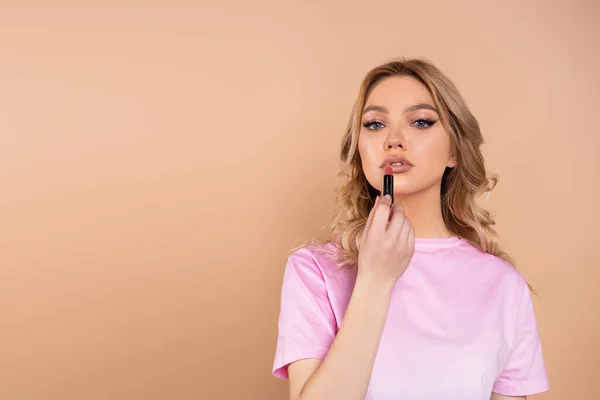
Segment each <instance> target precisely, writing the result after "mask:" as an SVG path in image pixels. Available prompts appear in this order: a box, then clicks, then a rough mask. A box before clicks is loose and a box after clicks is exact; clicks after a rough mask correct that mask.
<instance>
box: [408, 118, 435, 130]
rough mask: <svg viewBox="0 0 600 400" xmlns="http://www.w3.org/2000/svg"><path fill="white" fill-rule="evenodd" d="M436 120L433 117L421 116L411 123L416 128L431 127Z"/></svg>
mask: <svg viewBox="0 0 600 400" xmlns="http://www.w3.org/2000/svg"><path fill="white" fill-rule="evenodd" d="M436 122H437V121H436V120H433V119H425V118H421V119H418V120H416V121H415V122H413V123H412V125H413V126H414V127H415V128H417V129H427V128H431V127H432V126H433V125H434V124H435V123H436Z"/></svg>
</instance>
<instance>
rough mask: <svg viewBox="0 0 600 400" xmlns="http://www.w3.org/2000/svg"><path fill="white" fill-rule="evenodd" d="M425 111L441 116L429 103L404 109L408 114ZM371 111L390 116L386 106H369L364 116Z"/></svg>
mask: <svg viewBox="0 0 600 400" xmlns="http://www.w3.org/2000/svg"><path fill="white" fill-rule="evenodd" d="M423 109H425V110H431V111H434V112H436V113H438V114H439V112H438V110H437V109H436V108H435V107H434V106H432V105H431V104H427V103H419V104H413V105H410V106H408V107H406V108H405V109H404V112H405V113H406V112H410V111H416V110H423ZM369 111H379V112H382V113H386V114H389V111H388V109H387V108H385V107H384V106H377V105H372V106H368V107H367V108H365V109H364V111H363V115H364V114H366V113H368V112H369Z"/></svg>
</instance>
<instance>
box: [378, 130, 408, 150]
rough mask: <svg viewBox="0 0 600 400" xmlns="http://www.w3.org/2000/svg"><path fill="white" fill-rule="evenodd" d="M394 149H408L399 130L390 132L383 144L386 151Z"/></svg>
mask: <svg viewBox="0 0 600 400" xmlns="http://www.w3.org/2000/svg"><path fill="white" fill-rule="evenodd" d="M394 148H400V149H406V141H405V140H404V136H403V135H402V132H400V130H399V129H397V130H396V132H390V133H389V134H388V135H387V137H386V138H385V141H384V142H383V149H384V150H391V149H394Z"/></svg>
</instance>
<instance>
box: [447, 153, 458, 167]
mask: <svg viewBox="0 0 600 400" xmlns="http://www.w3.org/2000/svg"><path fill="white" fill-rule="evenodd" d="M446 167H448V168H454V167H456V157H454V156H452V157H450V158H449V159H448V162H446Z"/></svg>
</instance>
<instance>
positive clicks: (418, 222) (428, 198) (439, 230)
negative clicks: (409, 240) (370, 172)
mask: <svg viewBox="0 0 600 400" xmlns="http://www.w3.org/2000/svg"><path fill="white" fill-rule="evenodd" d="M440 190H441V188H440V185H434V186H432V187H430V188H427V189H425V190H423V191H420V192H417V193H412V194H410V195H402V196H399V195H396V196H394V197H395V198H394V201H395V202H396V203H399V204H402V206H403V207H404V210H405V212H406V216H407V217H408V219H409V220H410V222H411V223H412V225H413V226H414V228H415V236H416V237H418V238H446V237H450V236H452V234H451V233H450V232H449V231H448V229H447V228H446V224H445V223H444V218H443V216H442V200H441V196H440Z"/></svg>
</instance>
